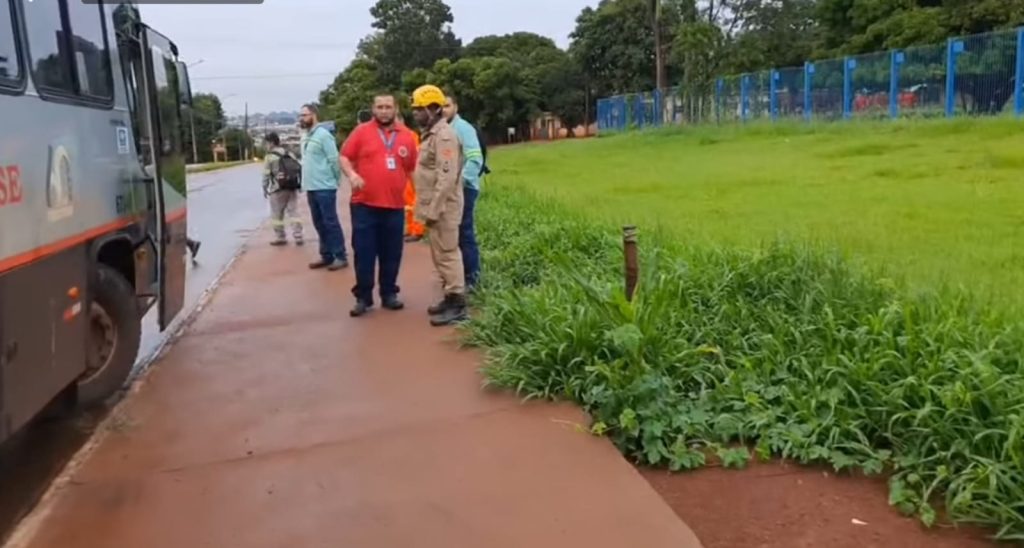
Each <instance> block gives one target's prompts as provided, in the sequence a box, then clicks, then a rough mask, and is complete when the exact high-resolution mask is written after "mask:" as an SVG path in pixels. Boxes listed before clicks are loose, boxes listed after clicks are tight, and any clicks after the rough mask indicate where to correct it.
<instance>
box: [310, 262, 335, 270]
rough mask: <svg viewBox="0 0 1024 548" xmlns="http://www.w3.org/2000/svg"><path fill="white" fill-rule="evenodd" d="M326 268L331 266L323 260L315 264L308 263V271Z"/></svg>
mask: <svg viewBox="0 0 1024 548" xmlns="http://www.w3.org/2000/svg"><path fill="white" fill-rule="evenodd" d="M328 266H331V263H329V262H327V261H324V260H319V261H317V262H315V263H309V269H310V270H320V269H322V268H327V267H328Z"/></svg>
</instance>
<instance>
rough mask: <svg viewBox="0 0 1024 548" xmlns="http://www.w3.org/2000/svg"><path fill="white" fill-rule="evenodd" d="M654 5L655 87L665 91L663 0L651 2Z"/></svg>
mask: <svg viewBox="0 0 1024 548" xmlns="http://www.w3.org/2000/svg"><path fill="white" fill-rule="evenodd" d="M651 1H652V2H653V3H654V5H653V8H654V64H655V65H656V66H655V69H654V70H655V75H654V81H655V87H656V88H657V89H658V90H659V91H660V90H664V89H665V48H664V47H662V44H661V0H651Z"/></svg>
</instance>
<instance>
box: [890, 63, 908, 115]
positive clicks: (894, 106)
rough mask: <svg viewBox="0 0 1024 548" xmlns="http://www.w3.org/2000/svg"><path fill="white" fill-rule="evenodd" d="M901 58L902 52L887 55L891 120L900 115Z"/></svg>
mask: <svg viewBox="0 0 1024 548" xmlns="http://www.w3.org/2000/svg"><path fill="white" fill-rule="evenodd" d="M903 58H904V54H903V52H902V51H900V50H898V49H894V50H892V52H891V53H890V54H889V117H890V118H893V119H896V118H899V115H900V101H899V94H900V66H902V65H903Z"/></svg>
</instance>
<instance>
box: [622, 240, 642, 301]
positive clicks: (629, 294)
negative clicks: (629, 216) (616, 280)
mask: <svg viewBox="0 0 1024 548" xmlns="http://www.w3.org/2000/svg"><path fill="white" fill-rule="evenodd" d="M622 251H623V254H624V255H625V257H626V300H628V301H630V302H632V301H633V294H634V293H636V284H637V280H638V279H639V276H640V265H639V264H638V263H637V258H636V227H635V226H624V227H622Z"/></svg>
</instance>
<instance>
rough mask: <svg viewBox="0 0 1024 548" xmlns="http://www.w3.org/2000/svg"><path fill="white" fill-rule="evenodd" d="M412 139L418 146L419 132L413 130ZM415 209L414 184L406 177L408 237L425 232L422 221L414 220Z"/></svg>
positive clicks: (414, 236) (406, 229) (417, 236)
mask: <svg viewBox="0 0 1024 548" xmlns="http://www.w3.org/2000/svg"><path fill="white" fill-rule="evenodd" d="M412 134H413V139H414V140H415V141H416V146H417V147H419V146H420V134H419V133H417V132H415V131H413V132H412ZM415 209H416V185H414V184H413V182H412V179H411V178H410V179H408V180H407V181H406V182H405V235H406V236H407V237H410V238H419V237H422V236H423V234H424V233H425V232H426V227H424V226H423V224H422V223H418V222H416V217H415V215H413V211H414V210H415Z"/></svg>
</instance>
